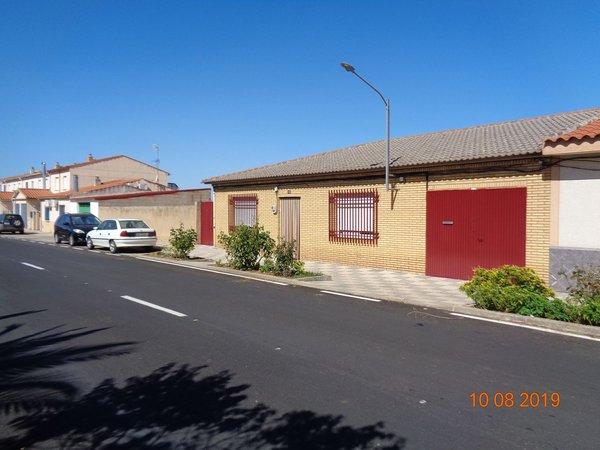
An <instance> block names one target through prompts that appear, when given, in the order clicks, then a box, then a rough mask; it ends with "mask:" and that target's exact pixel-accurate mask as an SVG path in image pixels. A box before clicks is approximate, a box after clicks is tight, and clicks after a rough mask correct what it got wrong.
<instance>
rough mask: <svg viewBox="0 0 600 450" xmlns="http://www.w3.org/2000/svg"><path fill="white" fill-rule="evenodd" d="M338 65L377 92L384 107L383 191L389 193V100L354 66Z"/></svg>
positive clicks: (344, 63)
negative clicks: (358, 72)
mask: <svg viewBox="0 0 600 450" xmlns="http://www.w3.org/2000/svg"><path fill="white" fill-rule="evenodd" d="M340 65H341V66H342V67H343V68H344V70H345V71H346V72H350V73H352V74H354V75H356V76H357V77H358V78H359V79H360V80H361V81H362V82H364V83H365V84H366V85H367V86H369V87H370V88H371V89H373V90H374V91H375V92H377V94H378V95H379V96H380V97H381V100H382V101H383V104H384V105H385V134H386V138H385V190H386V191H389V190H390V99H389V98H388V99H386V98H385V97H384V96H383V94H382V93H381V92H379V89H377V88H376V87H375V86H373V85H372V84H371V83H369V82H368V81H367V80H365V79H364V78H363V77H361V76H360V75H359V74H357V73H356V69H355V68H354V66H352V64H348V63H346V62H343V63H341V64H340Z"/></svg>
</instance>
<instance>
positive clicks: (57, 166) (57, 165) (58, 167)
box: [54, 161, 60, 169]
mask: <svg viewBox="0 0 600 450" xmlns="http://www.w3.org/2000/svg"><path fill="white" fill-rule="evenodd" d="M54 168H55V169H60V163H59V162H58V161H56V164H54Z"/></svg>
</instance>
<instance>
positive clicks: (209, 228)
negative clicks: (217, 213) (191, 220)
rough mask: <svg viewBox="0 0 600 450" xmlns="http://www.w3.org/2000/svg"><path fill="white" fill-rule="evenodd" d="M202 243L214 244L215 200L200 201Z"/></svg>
mask: <svg viewBox="0 0 600 450" xmlns="http://www.w3.org/2000/svg"><path fill="white" fill-rule="evenodd" d="M200 244H202V245H213V244H214V240H213V202H201V203H200Z"/></svg>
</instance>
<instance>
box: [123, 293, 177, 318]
mask: <svg viewBox="0 0 600 450" xmlns="http://www.w3.org/2000/svg"><path fill="white" fill-rule="evenodd" d="M121 298H124V299H125V300H130V301H132V302H135V303H139V304H140V305H144V306H148V307H150V308H154V309H158V310H159V311H162V312H166V313H169V314H173V315H174V316H177V317H186V314H183V313H180V312H178V311H174V310H172V309H169V308H164V307H162V306H159V305H155V304H154V303H150V302H146V301H144V300H140V299H139V298H135V297H131V296H129V295H121Z"/></svg>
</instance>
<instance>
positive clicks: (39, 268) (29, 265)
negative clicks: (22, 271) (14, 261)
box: [21, 262, 46, 270]
mask: <svg viewBox="0 0 600 450" xmlns="http://www.w3.org/2000/svg"><path fill="white" fill-rule="evenodd" d="M21 264H23V265H24V266H27V267H31V268H32V269H37V270H46V269H44V268H43V267H40V266H36V265H35V264H30V263H27V262H21Z"/></svg>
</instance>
